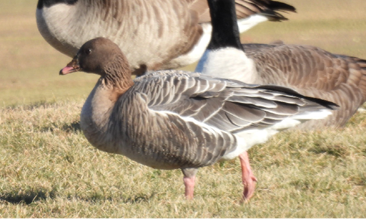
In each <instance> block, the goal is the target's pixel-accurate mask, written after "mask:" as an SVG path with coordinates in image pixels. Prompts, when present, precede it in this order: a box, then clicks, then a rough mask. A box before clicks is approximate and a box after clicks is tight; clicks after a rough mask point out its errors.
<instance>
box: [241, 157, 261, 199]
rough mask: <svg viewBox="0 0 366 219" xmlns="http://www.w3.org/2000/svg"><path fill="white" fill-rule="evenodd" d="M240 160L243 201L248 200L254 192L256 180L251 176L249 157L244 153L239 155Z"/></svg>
mask: <svg viewBox="0 0 366 219" xmlns="http://www.w3.org/2000/svg"><path fill="white" fill-rule="evenodd" d="M239 159H240V166H241V171H242V181H243V184H244V192H243V195H244V196H243V199H244V200H246V201H247V200H249V199H250V198H251V197H252V196H253V194H254V190H255V182H257V178H255V176H254V175H253V172H252V170H251V168H250V164H249V156H248V153H247V152H244V153H242V154H240V155H239Z"/></svg>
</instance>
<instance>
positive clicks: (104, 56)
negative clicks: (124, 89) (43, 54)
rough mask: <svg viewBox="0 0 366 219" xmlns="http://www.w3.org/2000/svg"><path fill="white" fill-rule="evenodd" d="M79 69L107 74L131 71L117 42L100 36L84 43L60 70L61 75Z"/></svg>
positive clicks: (102, 74)
mask: <svg viewBox="0 0 366 219" xmlns="http://www.w3.org/2000/svg"><path fill="white" fill-rule="evenodd" d="M113 68H114V69H113ZM121 68H122V69H121ZM77 71H83V72H87V73H95V74H98V75H101V76H106V75H108V74H116V73H127V72H125V71H128V72H129V66H128V62H127V60H126V57H125V56H124V55H123V53H122V52H121V50H120V48H119V47H118V46H117V45H116V44H115V43H113V42H112V41H111V40H109V39H106V38H103V37H98V38H95V39H92V40H89V41H87V42H86V43H84V45H83V46H82V47H81V48H80V49H79V51H78V52H77V54H76V56H75V57H74V58H73V60H72V61H71V62H70V63H68V64H67V65H66V67H64V68H63V69H61V70H60V75H66V74H70V73H73V72H77ZM121 71H123V72H121ZM129 73H130V72H129Z"/></svg>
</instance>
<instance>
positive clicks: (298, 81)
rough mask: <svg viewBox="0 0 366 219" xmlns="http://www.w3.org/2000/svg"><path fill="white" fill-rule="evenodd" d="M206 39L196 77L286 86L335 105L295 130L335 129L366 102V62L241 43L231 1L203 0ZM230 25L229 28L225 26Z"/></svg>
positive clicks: (295, 47)
mask: <svg viewBox="0 0 366 219" xmlns="http://www.w3.org/2000/svg"><path fill="white" fill-rule="evenodd" d="M209 3H210V10H211V16H212V24H213V31H212V38H211V41H210V44H209V46H208V48H207V51H206V52H205V54H204V56H203V57H202V58H201V60H200V62H199V64H198V65H197V68H196V72H202V73H204V74H208V75H211V76H214V77H224V78H230V79H236V80H240V81H243V82H245V83H254V84H275V85H281V86H286V87H290V88H292V89H294V90H296V91H297V92H299V93H301V94H303V95H306V96H311V97H316V98H321V99H325V100H328V101H331V102H334V103H337V104H338V105H340V109H339V110H337V111H336V112H334V113H333V115H332V116H329V117H327V119H324V120H322V121H308V122H306V123H304V124H302V125H301V126H299V127H298V128H301V129H315V128H322V127H325V126H335V127H341V126H343V125H345V124H346V122H347V121H348V120H349V119H350V118H351V116H352V115H353V114H354V113H356V111H357V109H358V108H359V107H360V106H361V105H362V104H363V103H364V102H365V100H366V60H362V59H359V58H356V57H350V56H345V55H337V54H332V53H329V52H327V51H325V50H322V49H320V48H317V47H313V46H302V45H287V44H283V43H274V44H243V45H242V44H241V43H240V36H239V33H238V27H237V24H236V16H235V8H234V1H233V0H229V1H226V0H209ZM228 24H231V25H228Z"/></svg>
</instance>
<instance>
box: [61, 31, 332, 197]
mask: <svg viewBox="0 0 366 219" xmlns="http://www.w3.org/2000/svg"><path fill="white" fill-rule="evenodd" d="M75 71H84V72H88V73H95V74H98V75H100V78H99V80H98V82H97V84H96V85H95V87H94V89H93V90H92V92H91V93H90V95H89V97H88V98H87V100H86V102H85V104H84V106H83V108H82V112H81V116H80V126H81V129H82V130H83V132H84V134H85V136H86V138H87V139H88V141H89V142H90V143H91V144H92V145H93V146H95V147H97V148H98V149H100V150H103V151H106V152H110V153H117V154H122V155H125V156H127V157H128V158H130V159H132V160H135V161H137V162H139V163H141V164H144V165H147V166H150V167H152V168H159V169H177V168H180V169H181V170H182V172H183V174H184V178H183V180H184V185H185V195H186V197H187V198H193V189H194V184H195V174H196V172H197V170H198V168H200V167H204V166H208V165H212V164H214V163H215V162H217V161H219V160H221V159H232V158H235V157H238V156H239V158H240V161H241V167H242V179H243V183H244V188H245V187H247V184H246V182H247V178H248V177H249V175H250V173H249V172H248V171H249V170H250V169H248V165H249V163H248V159H247V157H246V154H245V151H246V150H248V149H249V148H250V147H252V146H253V145H255V144H258V143H263V142H265V141H267V139H268V138H269V137H270V136H271V135H273V134H275V133H277V132H278V131H280V130H283V129H286V128H290V127H293V126H296V125H298V124H299V123H301V122H303V121H306V120H308V119H322V118H324V117H326V116H327V115H329V114H331V112H332V110H333V109H335V108H337V106H336V105H335V104H333V103H331V102H328V101H324V100H321V99H316V98H309V97H305V96H302V95H300V94H298V93H296V92H295V91H293V90H291V89H288V88H285V87H280V86H273V85H249V84H245V83H243V82H240V81H236V80H228V79H219V78H212V77H210V76H206V75H203V74H199V73H189V72H183V71H176V70H165V71H160V72H159V71H158V72H150V73H147V74H146V75H145V76H141V77H139V78H137V79H135V80H134V81H133V80H132V79H131V70H130V67H129V65H128V62H127V59H126V57H125V56H124V55H123V53H122V52H121V50H120V48H119V47H118V45H116V44H114V43H113V42H112V41H110V40H108V39H105V38H97V39H94V40H90V41H88V42H86V43H85V44H84V45H83V46H82V47H81V48H80V50H79V51H78V53H77V54H76V56H75V57H74V59H73V60H72V61H71V62H70V63H69V64H68V65H67V66H66V67H64V68H63V69H62V70H61V71H60V74H61V75H65V74H69V73H72V72H75ZM244 191H245V192H244V198H245V199H249V198H250V196H251V195H252V194H250V193H249V194H248V193H247V192H246V191H247V190H246V189H244Z"/></svg>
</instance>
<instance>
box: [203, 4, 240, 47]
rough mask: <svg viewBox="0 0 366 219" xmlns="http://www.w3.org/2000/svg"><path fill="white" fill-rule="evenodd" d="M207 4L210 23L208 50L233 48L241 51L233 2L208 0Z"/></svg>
mask: <svg viewBox="0 0 366 219" xmlns="http://www.w3.org/2000/svg"><path fill="white" fill-rule="evenodd" d="M208 4H209V7H210V14H211V23H212V36H211V41H210V44H209V45H208V49H211V50H214V49H219V48H223V47H234V48H237V49H241V50H242V49H243V48H242V45H241V43H240V33H239V27H238V24H237V18H236V11H235V2H234V0H208Z"/></svg>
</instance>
